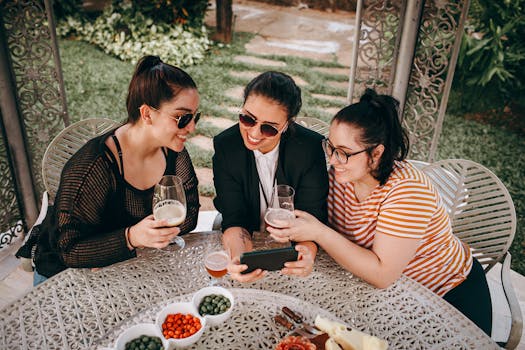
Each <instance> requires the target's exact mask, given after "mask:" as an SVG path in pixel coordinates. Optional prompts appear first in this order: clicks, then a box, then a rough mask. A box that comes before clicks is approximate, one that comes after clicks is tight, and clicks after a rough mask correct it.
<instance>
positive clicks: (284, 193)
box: [264, 185, 295, 246]
mask: <svg viewBox="0 0 525 350" xmlns="http://www.w3.org/2000/svg"><path fill="white" fill-rule="evenodd" d="M294 195H295V190H294V189H293V187H291V186H288V185H277V186H275V189H274V195H273V201H272V204H271V206H270V207H269V208H268V209H266V213H265V214H264V222H265V223H266V225H267V226H271V227H275V228H287V227H289V226H290V224H291V222H292V220H294V219H295V215H294V212H293V211H294V204H293V202H294ZM272 243H274V242H273V239H272V238H271V237H270V235H268V236H267V239H266V245H267V246H271V245H272Z"/></svg>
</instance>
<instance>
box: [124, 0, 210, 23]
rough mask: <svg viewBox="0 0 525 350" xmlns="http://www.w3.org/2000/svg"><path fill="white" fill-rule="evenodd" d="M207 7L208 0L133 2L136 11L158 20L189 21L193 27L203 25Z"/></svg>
mask: <svg viewBox="0 0 525 350" xmlns="http://www.w3.org/2000/svg"><path fill="white" fill-rule="evenodd" d="M118 2H123V0H120V1H118ZM207 7H208V0H134V1H133V2H132V8H133V10H134V11H137V12H140V13H142V14H143V15H144V16H146V17H149V18H152V19H154V20H155V21H156V22H157V21H161V22H164V23H176V24H186V23H188V24H189V25H190V26H191V27H200V26H202V25H203V22H204V15H205V14H206V8H207Z"/></svg>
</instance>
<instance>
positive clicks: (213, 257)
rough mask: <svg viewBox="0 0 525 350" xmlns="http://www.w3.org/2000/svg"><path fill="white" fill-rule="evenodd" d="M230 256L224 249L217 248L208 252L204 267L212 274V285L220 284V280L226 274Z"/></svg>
mask: <svg viewBox="0 0 525 350" xmlns="http://www.w3.org/2000/svg"><path fill="white" fill-rule="evenodd" d="M229 261H230V256H229V255H228V253H226V252H225V251H224V250H217V251H213V252H210V253H208V254H206V256H205V258H204V267H205V268H206V272H208V274H209V275H210V276H211V283H210V285H212V286H214V285H217V284H218V280H219V279H221V278H222V277H224V275H226V273H227V272H228V271H227V267H228V262H229Z"/></svg>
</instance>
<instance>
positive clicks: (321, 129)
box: [295, 117, 330, 137]
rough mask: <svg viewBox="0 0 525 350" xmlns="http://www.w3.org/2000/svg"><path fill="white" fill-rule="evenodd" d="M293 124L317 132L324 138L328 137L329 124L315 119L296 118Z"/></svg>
mask: <svg viewBox="0 0 525 350" xmlns="http://www.w3.org/2000/svg"><path fill="white" fill-rule="evenodd" d="M295 122H296V123H297V124H299V125H302V126H304V127H305V128H308V129H310V130H313V131H316V132H318V133H319V134H321V135H323V136H324V137H327V136H328V131H329V130H330V124H328V123H327V122H325V121H322V120H321V119H317V118H311V117H297V118H296V119H295Z"/></svg>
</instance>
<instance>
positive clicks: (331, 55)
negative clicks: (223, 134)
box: [188, 0, 355, 210]
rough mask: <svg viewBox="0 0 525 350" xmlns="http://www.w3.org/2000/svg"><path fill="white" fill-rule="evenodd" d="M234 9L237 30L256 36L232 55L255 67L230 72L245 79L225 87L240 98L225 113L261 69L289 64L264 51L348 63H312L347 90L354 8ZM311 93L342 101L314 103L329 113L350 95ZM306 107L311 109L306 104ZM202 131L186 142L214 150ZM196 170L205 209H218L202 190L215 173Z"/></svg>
mask: <svg viewBox="0 0 525 350" xmlns="http://www.w3.org/2000/svg"><path fill="white" fill-rule="evenodd" d="M212 8H213V6H212ZM233 12H234V16H235V27H234V31H237V32H250V33H254V34H255V37H254V38H253V39H252V40H251V41H249V42H248V43H247V44H246V45H245V48H246V53H245V54H243V55H239V56H236V57H235V58H234V60H235V61H236V62H240V63H244V64H247V65H249V66H250V67H251V68H250V69H247V70H243V71H231V72H229V74H230V75H231V76H232V77H234V78H237V79H241V80H243V84H242V85H238V86H235V87H233V88H231V89H229V90H227V91H225V92H224V94H225V96H227V97H228V98H230V99H232V100H234V101H238V105H235V106H228V105H225V106H221V108H224V109H225V113H229V114H236V113H237V112H238V110H239V106H240V104H241V103H242V99H243V90H244V85H245V84H246V83H248V82H249V81H250V80H251V79H253V78H254V77H256V76H257V75H258V74H260V73H261V72H263V71H266V70H270V69H274V70H279V69H281V68H284V67H286V66H287V63H286V62H284V61H280V60H278V59H270V58H261V57H259V56H260V55H272V54H276V55H281V56H282V55H288V56H290V55H291V56H297V57H303V58H310V59H316V60H320V61H329V62H333V61H337V62H338V63H340V64H342V65H344V66H346V67H347V68H327V67H313V68H312V69H313V70H314V71H318V72H320V73H323V74H329V75H331V76H333V77H334V80H333V81H331V82H329V86H331V87H333V88H334V89H337V90H339V91H340V92H341V94H343V95H344V94H346V90H347V88H348V83H347V79H348V76H349V73H350V68H349V64H350V53H351V50H352V40H351V39H352V38H353V28H354V26H353V23H354V20H355V18H354V14H353V13H349V12H335V13H330V12H322V11H314V10H309V9H301V10H299V9H298V8H295V7H278V6H272V5H268V4H264V3H259V2H250V1H244V0H237V1H234V4H233ZM206 23H207V24H208V25H210V26H214V25H215V12H214V11H213V10H212V11H208V13H207V16H206ZM304 38H308V40H305V39H304ZM292 77H293V79H294V80H295V82H296V83H297V85H299V86H300V87H301V88H306V87H308V86H309V83H308V81H306V80H305V79H304V78H303V77H301V76H295V75H292ZM312 96H313V97H315V98H316V99H318V100H320V101H329V102H331V103H332V104H334V103H335V104H336V105H337V106H339V107H327V108H319V107H310V108H311V109H312V110H314V111H316V112H318V113H320V114H323V115H326V116H327V117H331V116H333V115H334V114H335V113H337V111H339V109H340V108H341V107H343V106H345V105H346V99H345V98H344V97H342V96H341V95H337V96H331V95H323V94H312ZM303 113H304V114H307V112H305V110H304V109H303ZM202 121H203V122H206V123H207V124H212V125H213V126H214V127H216V128H217V129H219V130H224V129H226V128H228V127H230V126H231V125H233V124H235V122H236V121H234V120H230V119H226V118H215V117H211V116H206V117H204V118H203V119H202ZM198 132H199V128H197V135H196V136H194V137H192V138H191V139H190V140H188V142H189V143H191V144H192V146H193V147H195V148H198V149H199V150H202V151H203V152H209V151H213V142H212V139H211V137H209V136H205V135H202V134H198ZM196 172H197V177H198V178H199V188H200V192H201V197H200V200H201V210H214V209H215V208H214V207H213V202H212V197H210V196H208V195H206V194H208V193H203V192H209V191H208V189H210V188H213V174H212V173H211V170H210V169H207V168H196Z"/></svg>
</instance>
